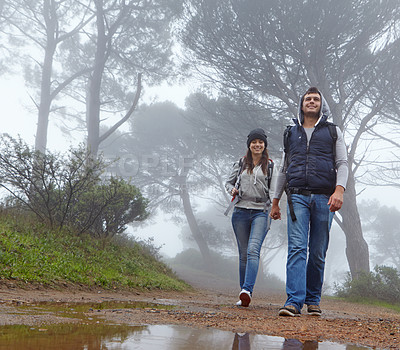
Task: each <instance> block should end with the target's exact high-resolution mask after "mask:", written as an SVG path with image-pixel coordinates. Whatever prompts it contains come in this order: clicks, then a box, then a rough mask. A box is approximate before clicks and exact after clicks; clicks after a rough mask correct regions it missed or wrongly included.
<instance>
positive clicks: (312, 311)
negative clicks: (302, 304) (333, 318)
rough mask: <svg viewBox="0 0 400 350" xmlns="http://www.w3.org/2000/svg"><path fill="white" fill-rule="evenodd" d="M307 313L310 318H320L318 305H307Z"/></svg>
mask: <svg viewBox="0 0 400 350" xmlns="http://www.w3.org/2000/svg"><path fill="white" fill-rule="evenodd" d="M307 312H308V314H309V315H311V316H321V313H322V311H321V308H320V307H319V305H307Z"/></svg>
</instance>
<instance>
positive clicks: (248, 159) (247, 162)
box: [244, 148, 269, 175]
mask: <svg viewBox="0 0 400 350" xmlns="http://www.w3.org/2000/svg"><path fill="white" fill-rule="evenodd" d="M268 159H269V156H268V150H267V148H264V151H263V152H262V156H261V159H260V162H259V163H258V164H261V170H262V172H263V173H264V175H266V174H267V169H268ZM258 164H257V165H258ZM244 167H245V169H247V173H248V174H251V173H253V169H254V164H253V156H252V154H251V151H250V148H249V149H247V153H246V155H245V156H244Z"/></svg>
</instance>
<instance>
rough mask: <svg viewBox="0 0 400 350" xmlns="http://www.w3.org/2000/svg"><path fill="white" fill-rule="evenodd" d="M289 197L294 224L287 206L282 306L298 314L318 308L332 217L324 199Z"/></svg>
mask: <svg viewBox="0 0 400 350" xmlns="http://www.w3.org/2000/svg"><path fill="white" fill-rule="evenodd" d="M291 197H292V202H293V209H294V213H295V214H296V218H297V220H295V221H292V219H291V217H290V211H289V206H288V210H287V218H288V219H287V221H288V257H287V263H286V294H287V300H286V303H285V305H294V306H295V307H296V308H297V309H298V310H299V311H300V310H301V309H302V307H303V305H304V304H307V305H318V304H319V302H320V300H321V292H322V283H323V281H324V269H325V257H326V251H327V250H328V243H329V230H330V228H331V224H332V219H333V215H334V213H332V212H331V211H330V210H329V205H328V200H329V196H327V195H324V194H312V195H310V196H305V195H300V194H292V195H291ZM307 248H308V258H307Z"/></svg>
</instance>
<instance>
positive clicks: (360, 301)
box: [329, 296, 400, 313]
mask: <svg viewBox="0 0 400 350" xmlns="http://www.w3.org/2000/svg"><path fill="white" fill-rule="evenodd" d="M329 298H330V299H332V300H342V301H345V302H350V303H355V304H360V305H370V306H377V307H383V308H386V309H390V310H393V311H396V312H399V313H400V305H399V304H395V303H389V302H387V301H382V300H377V299H371V298H364V297H355V296H352V297H332V296H330V297H329Z"/></svg>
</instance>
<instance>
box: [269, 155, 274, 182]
mask: <svg viewBox="0 0 400 350" xmlns="http://www.w3.org/2000/svg"><path fill="white" fill-rule="evenodd" d="M273 172H274V162H273V160H272V159H268V167H267V179H268V189H270V188H271V181H272V174H273Z"/></svg>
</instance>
